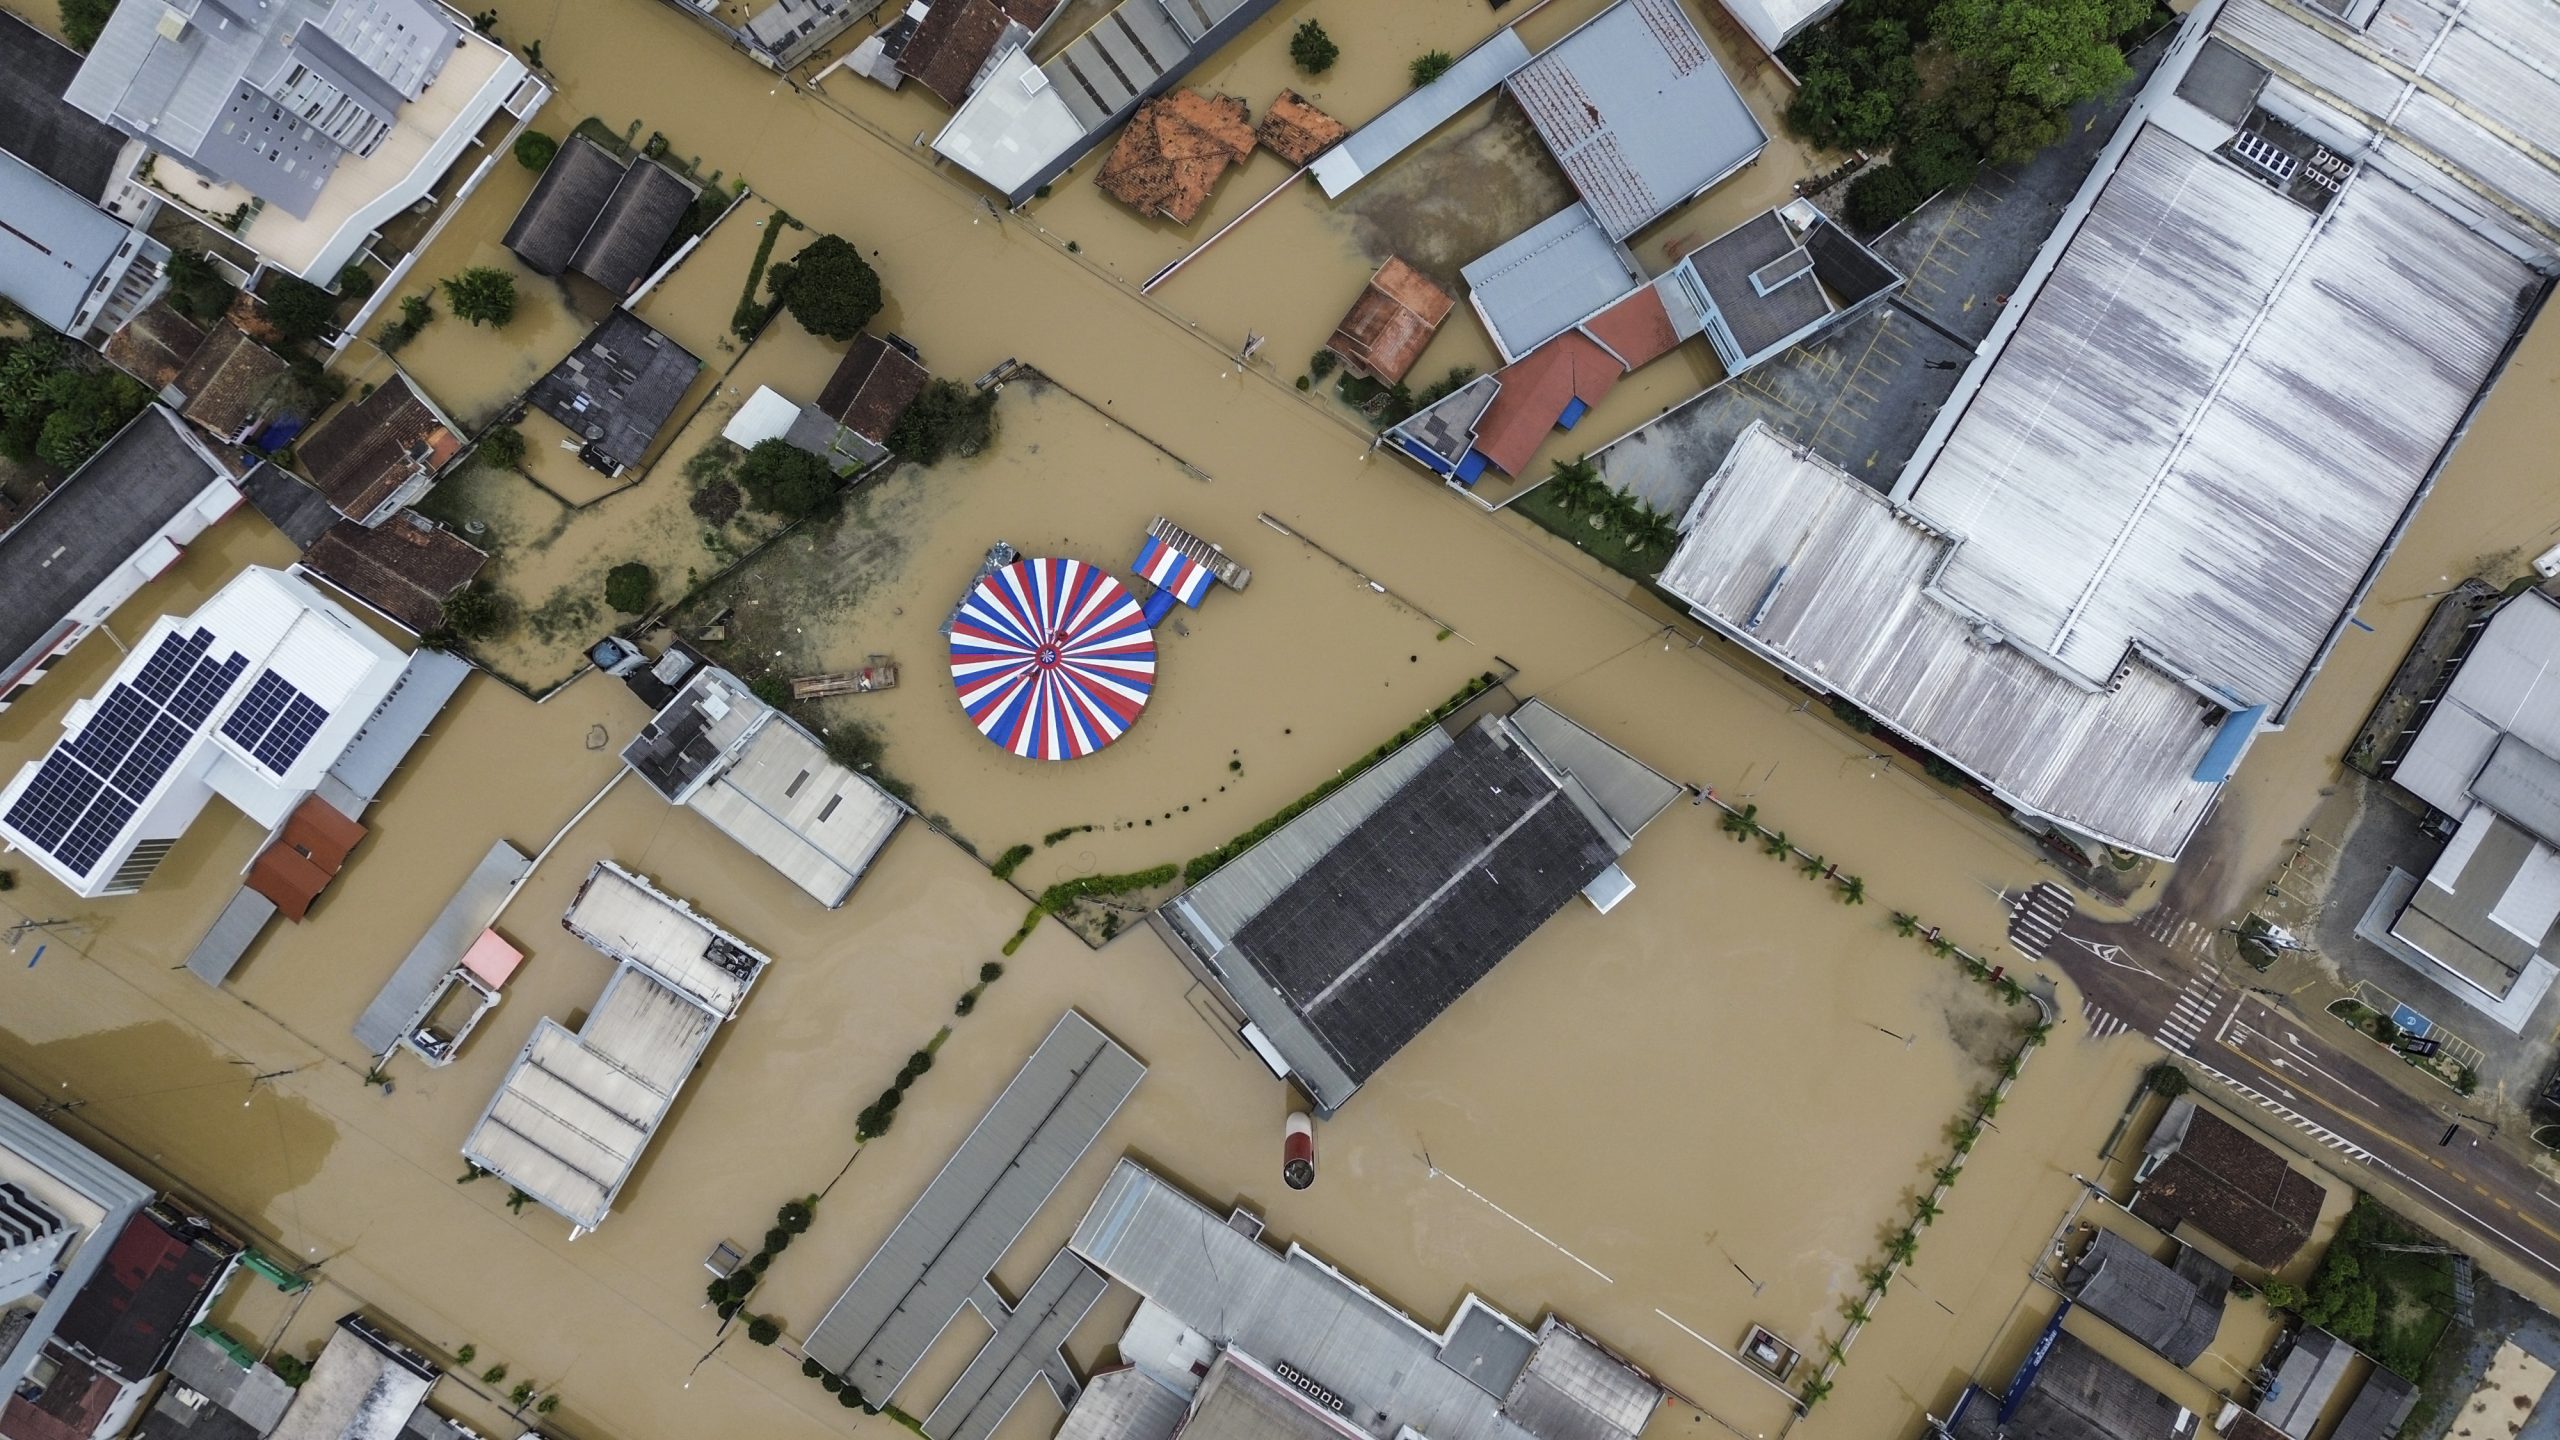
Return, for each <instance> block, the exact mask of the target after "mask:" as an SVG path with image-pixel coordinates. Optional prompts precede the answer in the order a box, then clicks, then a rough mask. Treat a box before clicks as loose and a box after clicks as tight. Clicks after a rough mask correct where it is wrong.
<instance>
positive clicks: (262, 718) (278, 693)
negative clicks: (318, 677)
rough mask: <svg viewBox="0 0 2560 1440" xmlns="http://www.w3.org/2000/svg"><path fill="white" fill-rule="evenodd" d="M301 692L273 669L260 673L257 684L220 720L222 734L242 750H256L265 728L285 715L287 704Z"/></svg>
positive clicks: (264, 733) (264, 734) (263, 735)
mask: <svg viewBox="0 0 2560 1440" xmlns="http://www.w3.org/2000/svg"><path fill="white" fill-rule="evenodd" d="M300 693H301V692H300V691H297V690H295V689H294V688H293V682H292V681H290V680H287V679H286V678H284V677H283V676H281V675H279V674H277V673H276V672H274V671H273V670H264V671H260V672H259V674H258V678H257V680H256V682H255V683H253V684H251V685H250V686H249V693H248V694H247V695H244V696H242V697H241V699H240V703H239V704H238V705H236V706H234V707H233V708H232V711H231V714H230V715H229V716H228V717H227V718H225V719H224V720H223V722H222V733H223V734H224V735H227V736H229V737H230V738H231V739H232V740H233V741H234V742H235V743H237V744H238V745H239V746H240V748H241V749H243V750H249V749H253V748H255V747H256V745H257V743H258V741H259V740H261V739H263V738H265V736H266V733H267V730H268V727H270V726H272V725H274V724H275V723H276V719H277V717H278V716H281V715H282V714H284V707H285V705H286V703H287V702H289V701H291V700H292V699H293V697H294V696H296V695H298V694H300Z"/></svg>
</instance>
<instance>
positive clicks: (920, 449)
mask: <svg viewBox="0 0 2560 1440" xmlns="http://www.w3.org/2000/svg"><path fill="white" fill-rule="evenodd" d="M995 427H996V397H995V395H994V394H993V392H990V391H985V390H980V389H977V388H975V387H974V386H969V385H963V384H961V383H960V382H959V381H957V380H935V381H933V382H932V383H930V384H928V385H926V386H925V387H924V393H923V394H921V395H918V396H917V397H916V401H915V403H914V404H912V405H910V406H908V407H907V413H905V414H904V415H901V416H899V417H898V423H897V424H896V425H893V426H891V427H890V429H889V449H890V451H891V453H893V454H896V455H898V456H899V457H900V458H902V459H907V460H913V461H914V462H916V463H917V464H919V465H933V464H937V463H939V462H940V461H941V460H942V459H943V457H945V456H956V457H959V458H963V459H965V458H967V457H969V456H971V455H975V454H977V453H978V452H979V451H981V450H984V449H986V448H987V445H988V443H989V442H990V441H992V440H993V439H994V438H995Z"/></svg>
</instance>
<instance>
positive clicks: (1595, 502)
mask: <svg viewBox="0 0 2560 1440" xmlns="http://www.w3.org/2000/svg"><path fill="white" fill-rule="evenodd" d="M1547 492H1548V494H1549V495H1550V496H1551V497H1553V499H1554V500H1555V503H1556V506H1557V508H1559V509H1561V510H1563V511H1565V512H1566V513H1568V514H1573V515H1581V516H1585V517H1587V518H1588V519H1589V520H1590V521H1591V523H1592V524H1593V526H1594V527H1595V528H1598V529H1604V530H1609V531H1612V532H1614V533H1615V534H1616V535H1617V536H1618V537H1619V539H1621V540H1623V541H1624V542H1626V547H1627V548H1628V549H1630V550H1655V549H1660V550H1669V549H1670V548H1671V547H1673V546H1674V545H1677V544H1679V543H1680V526H1679V522H1678V521H1677V520H1676V519H1675V518H1674V517H1673V515H1672V514H1671V512H1670V511H1668V510H1656V509H1654V508H1653V507H1652V506H1650V505H1647V504H1646V503H1644V502H1643V501H1642V500H1639V499H1637V498H1636V497H1635V496H1633V495H1631V494H1629V493H1628V492H1626V491H1624V490H1613V489H1611V488H1609V482H1608V481H1606V480H1603V479H1601V478H1600V467H1598V466H1596V465H1594V464H1592V463H1591V462H1590V460H1588V459H1587V458H1583V457H1580V456H1577V457H1575V458H1574V459H1571V460H1558V461H1557V462H1555V473H1554V474H1553V475H1552V476H1550V477H1548V480H1547Z"/></svg>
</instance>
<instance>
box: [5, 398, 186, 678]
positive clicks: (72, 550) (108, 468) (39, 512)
mask: <svg viewBox="0 0 2560 1440" xmlns="http://www.w3.org/2000/svg"><path fill="white" fill-rule="evenodd" d="M225 478H227V476H226V473H225V472H224V470H223V469H222V467H221V466H220V465H218V464H216V463H215V461H214V458H213V456H212V455H211V454H210V453H209V452H208V451H206V450H205V449H204V448H203V447H201V446H200V445H198V444H197V443H196V442H195V441H194V440H193V439H192V438H190V437H189V435H188V434H187V430H186V427H185V426H184V425H182V424H180V423H179V421H178V417H177V416H176V415H174V414H172V413H171V412H170V411H169V410H168V409H167V408H166V407H164V406H160V405H152V406H148V407H146V408H145V409H144V410H143V412H142V413H141V414H139V415H136V416H135V417H133V419H132V420H130V421H128V422H127V423H126V424H125V427H124V428H123V429H122V430H119V431H117V432H116V433H115V435H114V437H113V438H111V439H109V440H108V441H107V443H106V444H104V445H102V446H100V447H98V452H97V453H96V454H94V455H91V456H90V457H89V458H88V459H87V460H86V461H83V462H82V463H81V465H80V468H79V469H77V470H74V471H72V472H71V474H70V475H69V476H68V477H67V478H65V479H64V480H63V482H62V483H61V484H59V485H57V486H55V487H54V488H53V490H52V492H51V493H49V494H47V495H46V496H45V497H44V498H43V499H42V500H40V501H38V502H36V507H35V509H33V510H31V511H29V512H28V513H27V516H26V518H25V519H23V520H20V521H19V522H18V523H17V525H16V526H15V527H14V528H12V529H11V530H10V531H9V532H8V533H6V534H4V535H0V674H5V675H14V674H17V673H18V672H19V670H20V669H21V668H22V662H23V661H25V660H26V659H27V658H28V657H29V656H30V655H32V654H35V653H39V652H41V651H44V650H48V649H50V648H52V646H53V645H54V644H55V643H57V642H58V641H59V640H60V639H61V637H62V635H63V634H64V632H65V627H66V624H67V621H66V619H65V617H66V616H68V615H69V614H70V613H71V611H72V608H73V607H74V606H76V605H78V604H79V603H80V601H81V600H82V599H83V598H85V597H86V596H87V595H88V594H89V593H90V592H91V591H93V590H95V589H97V588H98V586H99V585H100V584H101V583H103V582H104V581H105V580H106V579H107V578H108V577H109V576H111V575H113V574H114V573H115V572H116V571H117V570H118V569H120V568H122V567H123V566H126V565H129V564H132V563H133V562H134V561H135V559H136V557H137V554H138V552H140V550H141V549H142V547H143V545H144V544H145V543H147V542H148V541H149V540H150V539H151V537H152V536H154V535H157V534H159V533H160V531H161V529H162V528H163V527H164V526H166V525H167V524H168V523H169V521H170V520H171V519H172V518H173V517H175V516H176V515H177V514H178V513H179V512H180V511H182V510H184V509H186V508H187V507H188V506H189V505H191V504H194V503H195V502H196V501H197V499H198V497H200V496H202V495H203V494H204V493H205V491H206V489H207V487H209V486H211V485H213V484H215V483H217V482H219V481H222V480H224V479H225Z"/></svg>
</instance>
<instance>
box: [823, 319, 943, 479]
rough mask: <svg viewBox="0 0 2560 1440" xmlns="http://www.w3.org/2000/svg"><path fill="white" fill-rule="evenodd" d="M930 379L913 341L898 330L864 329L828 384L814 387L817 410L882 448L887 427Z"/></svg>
mask: <svg viewBox="0 0 2560 1440" xmlns="http://www.w3.org/2000/svg"><path fill="white" fill-rule="evenodd" d="M932 379H933V373H932V372H931V371H929V370H927V369H925V368H924V357H923V356H922V355H920V354H919V353H917V351H916V347H915V346H913V345H910V344H908V343H907V341H906V340H905V339H904V338H902V337H900V336H897V335H874V334H872V333H871V332H870V331H868V330H865V331H864V332H862V333H861V334H859V335H856V336H854V337H853V344H852V345H851V346H850V347H848V348H847V349H846V350H845V352H844V359H842V360H840V361H837V362H836V368H835V373H834V374H832V375H829V376H828V377H827V384H826V388H825V389H823V390H820V391H819V392H818V409H819V410H820V411H821V412H823V413H825V414H827V415H829V416H832V417H833V418H834V419H836V420H837V421H839V422H841V423H842V424H843V426H844V427H845V428H846V429H848V430H850V431H852V432H853V433H854V434H856V435H858V436H860V437H862V438H863V439H864V440H867V441H869V442H870V443H872V444H874V445H877V446H880V447H881V448H882V449H883V450H886V449H887V448H888V444H889V432H890V431H892V430H894V429H896V428H897V425H898V420H899V418H900V417H901V416H903V415H905V414H906V413H907V407H908V406H910V405H913V404H914V403H916V397H917V396H919V395H922V394H923V393H924V387H925V386H926V385H927V384H928V383H930V382H931V381H932Z"/></svg>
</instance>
